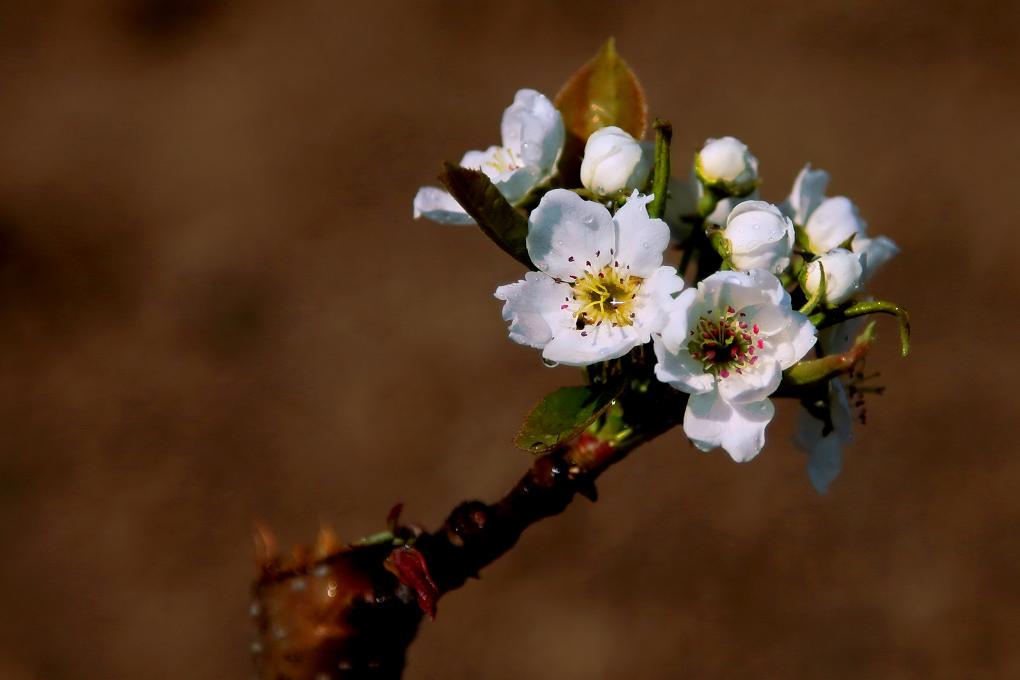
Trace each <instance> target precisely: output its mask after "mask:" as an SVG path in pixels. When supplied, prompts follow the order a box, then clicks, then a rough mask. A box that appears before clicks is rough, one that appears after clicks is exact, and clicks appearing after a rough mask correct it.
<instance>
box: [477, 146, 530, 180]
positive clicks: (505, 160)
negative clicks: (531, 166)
mask: <svg viewBox="0 0 1020 680" xmlns="http://www.w3.org/2000/svg"><path fill="white" fill-rule="evenodd" d="M485 165H486V166H487V167H490V168H492V169H493V170H494V171H495V172H497V173H499V174H503V173H505V172H513V171H514V170H517V169H518V168H520V167H521V166H523V165H524V163H522V162H521V159H520V158H518V157H517V154H515V153H514V151H513V149H509V148H507V147H505V146H501V147H499V148H498V149H496V151H495V152H494V153H493V154H492V155H491V156H489V159H488V160H487V161H485Z"/></svg>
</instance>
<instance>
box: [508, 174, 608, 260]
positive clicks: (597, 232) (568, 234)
mask: <svg viewBox="0 0 1020 680" xmlns="http://www.w3.org/2000/svg"><path fill="white" fill-rule="evenodd" d="M615 232H616V229H615V227H614V225H613V218H612V217H611V216H610V214H609V211H608V210H606V208H605V207H604V206H603V205H602V204H600V203H596V202H595V201H586V200H584V199H583V198H581V197H580V196H578V195H577V194H575V193H574V192H572V191H567V190H566V189H553V190H552V191H550V192H549V193H547V194H546V195H545V196H543V197H542V200H541V201H540V202H539V204H538V207H537V208H535V209H534V210H533V211H532V212H531V217H530V218H529V220H528V238H527V244H528V254H529V255H530V256H531V261H532V262H534V263H535V266H536V267H538V268H539V269H541V270H542V271H544V272H546V273H547V274H549V275H550V276H553V277H558V278H561V279H564V280H567V279H568V278H569V277H570V276H571V275H574V276H581V275H583V272H584V271H585V270H586V269H587V270H589V271H598V270H600V269H602V267H604V266H605V265H606V264H608V263H609V262H611V261H612V258H613V256H614V254H613V251H614V250H615V248H616V233H615ZM588 263H590V265H589V264H588Z"/></svg>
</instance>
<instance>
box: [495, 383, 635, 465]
mask: <svg viewBox="0 0 1020 680" xmlns="http://www.w3.org/2000/svg"><path fill="white" fill-rule="evenodd" d="M622 388H623V384H622V383H621V382H619V381H614V382H612V383H609V384H603V385H585V386H583V387H581V386H579V387H561V388H560V389H558V390H556V391H555V392H552V393H550V394H548V395H546V396H545V398H543V399H542V401H540V402H539V403H538V405H537V406H535V408H533V409H532V410H531V413H529V414H528V417H527V418H526V419H525V420H524V424H523V425H522V426H521V430H520V432H518V433H517V436H516V437H514V444H515V445H516V446H517V447H518V448H520V449H523V450H525V451H529V452H531V453H545V452H546V451H549V450H551V449H553V448H555V447H556V446H558V445H560V444H563V443H565V442H568V441H570V440H571V439H573V438H574V437H576V436H577V435H579V434H581V433H582V432H584V430H585V429H586V428H587V427H588V426H589V425H591V424H592V423H594V422H595V421H596V420H597V419H598V417H599V416H601V415H602V414H603V413H604V412H605V411H606V409H608V408H609V407H610V406H611V405H612V404H613V400H614V399H616V398H617V397H618V396H619V395H620V392H621V391H622Z"/></svg>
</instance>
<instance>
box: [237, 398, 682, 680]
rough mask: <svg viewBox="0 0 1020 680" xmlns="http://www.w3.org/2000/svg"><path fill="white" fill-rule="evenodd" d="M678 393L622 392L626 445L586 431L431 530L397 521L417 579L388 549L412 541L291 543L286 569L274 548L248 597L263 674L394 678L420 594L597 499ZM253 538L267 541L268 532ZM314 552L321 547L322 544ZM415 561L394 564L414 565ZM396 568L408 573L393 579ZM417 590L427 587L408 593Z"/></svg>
mask: <svg viewBox="0 0 1020 680" xmlns="http://www.w3.org/2000/svg"><path fill="white" fill-rule="evenodd" d="M685 402H686V395H684V394H683V393H681V392H676V391H674V390H671V389H652V390H649V391H647V392H643V393H637V394H629V395H628V396H627V397H626V405H625V406H624V408H625V409H628V410H632V412H634V413H640V414H642V415H643V417H642V418H641V419H640V422H639V423H637V424H636V426H635V427H634V430H633V432H632V434H631V435H630V436H629V437H627V438H626V439H624V440H623V443H620V444H615V443H613V442H611V441H604V440H600V439H598V438H596V437H595V436H593V435H591V434H583V435H581V436H580V437H577V438H576V439H574V440H573V441H571V442H570V443H568V444H566V445H564V446H561V447H558V448H557V449H554V450H553V451H550V452H549V453H547V454H545V455H543V456H541V457H539V458H537V459H536V460H535V461H534V463H533V464H532V466H531V467H530V469H529V470H528V472H527V473H526V474H525V475H524V476H523V477H522V478H521V479H520V481H518V482H517V484H516V485H515V486H514V487H513V489H511V490H510V492H509V493H508V494H507V495H506V496H505V497H504V498H503V499H502V500H500V501H498V502H496V503H493V504H486V503H483V502H481V501H468V502H465V503H461V504H460V505H458V506H457V507H456V508H454V510H453V511H452V512H451V513H450V515H449V517H447V519H446V521H445V522H444V523H443V526H442V527H441V528H440V529H438V530H437V531H434V532H431V533H422V532H421V530H420V529H417V528H416V527H413V526H407V527H395V532H394V533H395V534H396V537H397V539H398V540H397V542H406V543H407V544H408V545H413V549H412V550H413V552H415V554H416V557H415V560H421V563H422V566H423V567H424V566H425V565H427V571H426V572H425V576H428V575H429V574H431V579H430V580H428V579H425V580H423V579H422V578H420V574H421V572H420V571H419V572H417V575H416V574H415V573H412V572H413V571H414V569H413V567H410V568H404V570H403V572H402V570H401V569H400V568H394V566H393V565H394V560H392V559H391V556H392V555H393V554H395V553H396V552H397V551H402V552H407V551H408V550H409V549H408V548H403V547H398V548H394V544H393V543H392V542H388V543H383V544H375V545H360V546H347V547H345V548H343V549H340V550H338V551H334V552H331V553H330V554H326V555H318V556H317V555H315V554H314V553H313V552H312V551H304V552H299V553H298V554H297V555H296V557H295V560H294V564H293V565H289V566H286V567H285V566H284V565H283V564H282V563H281V561H280V559H279V557H277V556H276V555H275V554H272V552H271V550H269V551H265V550H264V551H263V553H262V555H261V557H260V563H259V567H260V571H261V573H260V577H259V580H258V581H257V582H256V584H255V586H254V592H253V595H254V599H253V603H252V616H253V618H254V619H255V622H256V628H257V630H258V638H257V640H256V642H255V643H254V644H253V647H252V652H253V655H254V656H255V659H256V666H257V668H258V671H259V677H261V678H265V679H267V680H268V679H272V680H327V679H332V678H343V679H345V680H349V679H353V678H358V679H360V678H373V679H384V678H386V679H394V678H399V677H400V675H401V673H402V670H403V667H404V659H405V655H406V650H407V647H408V645H410V643H411V641H412V640H413V639H414V636H415V633H416V631H417V627H418V624H419V622H420V620H421V616H422V610H421V608H420V607H419V604H418V603H419V602H423V601H424V602H429V603H430V604H431V605H432V606H434V598H438V597H440V596H442V594H444V593H447V592H449V591H451V590H455V589H457V588H459V587H460V586H462V585H463V584H464V583H465V581H466V580H467V579H468V578H470V577H476V576H477V575H478V572H479V571H480V570H481V569H483V568H484V567H486V566H487V565H489V564H491V563H492V562H493V561H495V560H496V559H498V558H499V557H500V556H501V555H503V554H504V553H506V552H507V551H508V550H509V549H510V548H512V547H513V546H514V545H515V544H516V543H517V541H518V539H519V538H520V536H521V534H522V533H523V532H524V530H525V529H527V528H528V527H529V526H531V525H532V524H534V523H535V522H538V521H540V520H542V519H544V518H546V517H552V516H554V515H558V514H560V513H561V512H563V511H564V510H565V509H566V508H567V506H568V505H570V502H571V501H572V500H573V499H574V497H575V496H576V495H578V494H580V495H582V496H585V497H587V498H589V499H591V500H595V498H596V491H595V480H596V479H597V478H598V476H599V475H600V474H602V473H603V472H604V471H605V470H606V469H608V468H609V467H610V466H612V465H614V464H615V463H618V462H619V461H621V460H623V459H624V458H625V457H626V456H627V455H628V454H629V453H630V452H631V451H632V450H633V449H635V448H636V447H638V446H640V445H641V444H644V443H645V442H647V441H649V440H651V439H653V438H654V437H657V436H658V435H660V434H662V433H663V432H665V431H667V430H669V429H670V428H672V427H673V426H674V425H676V424H677V423H678V422H679V421H680V419H681V417H682V415H683V411H684V406H685ZM261 541H262V544H263V545H269V544H271V543H272V540H271V539H267V538H266V537H265V535H263V536H262V537H261ZM318 552H323V551H322V550H321V546H320V550H319V551H318ZM415 560H403V561H402V562H410V563H411V564H412V565H413V564H414V562H415ZM387 565H388V566H387ZM401 573H405V574H407V577H406V578H398V576H399V575H400V574H401ZM423 582H427V583H429V584H430V585H429V586H423V585H421V583H423ZM421 588H435V592H434V593H420V592H416V589H421ZM422 597H424V599H422ZM430 598H433V599H430ZM423 606H424V605H423Z"/></svg>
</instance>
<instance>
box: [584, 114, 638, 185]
mask: <svg viewBox="0 0 1020 680" xmlns="http://www.w3.org/2000/svg"><path fill="white" fill-rule="evenodd" d="M653 162H654V157H653V153H652V149H650V148H648V147H647V146H646V145H643V144H641V143H640V142H638V141H637V140H636V139H634V138H633V137H631V136H630V135H629V134H628V133H627V132H625V131H624V130H621V129H620V128H618V127H615V126H611V127H604V128H600V129H598V130H596V131H595V132H593V133H592V135H591V137H589V138H588V142H587V144H585V146H584V160H583V161H581V184H583V185H584V186H585V188H586V189H588V190H590V191H592V192H593V193H595V194H596V195H598V196H607V195H609V194H615V193H617V192H619V191H632V190H634V189H643V188H644V185H645V183H646V182H648V175H649V173H650V172H651V171H652V163H653Z"/></svg>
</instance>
